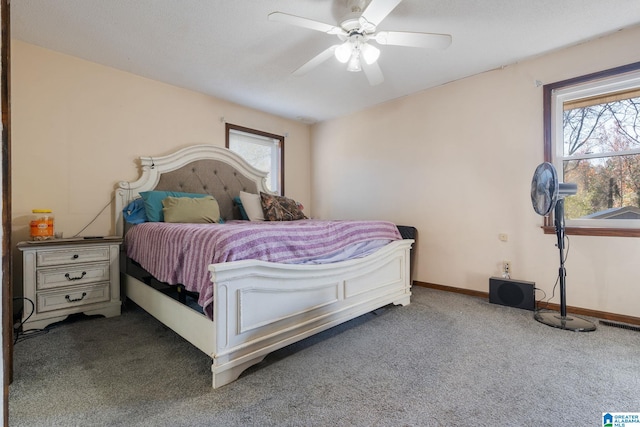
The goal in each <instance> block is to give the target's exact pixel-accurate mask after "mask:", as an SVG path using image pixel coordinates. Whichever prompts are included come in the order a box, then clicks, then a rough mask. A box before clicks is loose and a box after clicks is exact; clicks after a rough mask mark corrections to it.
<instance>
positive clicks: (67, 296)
mask: <svg viewBox="0 0 640 427" xmlns="http://www.w3.org/2000/svg"><path fill="white" fill-rule="evenodd" d="M86 296H87V293H86V292H83V293H82V296H81V297H80V298H73V299H71V298H70V297H69V295H65V296H64V298H65V299H66V300H67V301H69V302H76V301H82V300H83V299H84V297H86Z"/></svg>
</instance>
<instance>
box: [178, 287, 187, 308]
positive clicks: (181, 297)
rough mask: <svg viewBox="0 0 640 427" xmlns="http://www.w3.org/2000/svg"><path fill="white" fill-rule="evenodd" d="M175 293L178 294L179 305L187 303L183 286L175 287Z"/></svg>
mask: <svg viewBox="0 0 640 427" xmlns="http://www.w3.org/2000/svg"><path fill="white" fill-rule="evenodd" d="M176 291H177V292H178V302H180V304H186V303H187V291H186V289H185V288H184V285H180V284H178V285H176Z"/></svg>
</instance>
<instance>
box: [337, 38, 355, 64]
mask: <svg viewBox="0 0 640 427" xmlns="http://www.w3.org/2000/svg"><path fill="white" fill-rule="evenodd" d="M352 53H353V46H352V45H351V42H349V41H346V42H344V43H342V44H341V45H340V46H338V47H337V48H336V50H335V55H336V59H337V60H338V61H340V62H342V63H343V64H346V63H347V62H348V61H349V58H351V56H352Z"/></svg>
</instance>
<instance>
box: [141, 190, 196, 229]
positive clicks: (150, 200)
mask: <svg viewBox="0 0 640 427" xmlns="http://www.w3.org/2000/svg"><path fill="white" fill-rule="evenodd" d="M207 196H208V194H197V193H182V192H180V191H143V192H141V193H140V197H142V200H144V210H145V213H146V214H147V221H149V222H163V221H164V214H163V213H162V208H163V206H162V201H163V200H164V199H165V198H167V197H192V198H201V197H207Z"/></svg>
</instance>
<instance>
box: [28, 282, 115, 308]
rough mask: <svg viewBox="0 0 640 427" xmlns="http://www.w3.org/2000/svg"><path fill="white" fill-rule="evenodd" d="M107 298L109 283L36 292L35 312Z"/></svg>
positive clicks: (90, 302)
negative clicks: (36, 305)
mask: <svg viewBox="0 0 640 427" xmlns="http://www.w3.org/2000/svg"><path fill="white" fill-rule="evenodd" d="M108 300H109V283H108V282H107V283H99V284H97V285H88V286H73V287H71V288H68V289H63V290H58V291H46V292H38V307H37V312H38V313H42V312H45V311H52V310H60V309H63V308H68V307H75V306H78V305H87V304H93V303H97V302H103V301H108Z"/></svg>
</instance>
